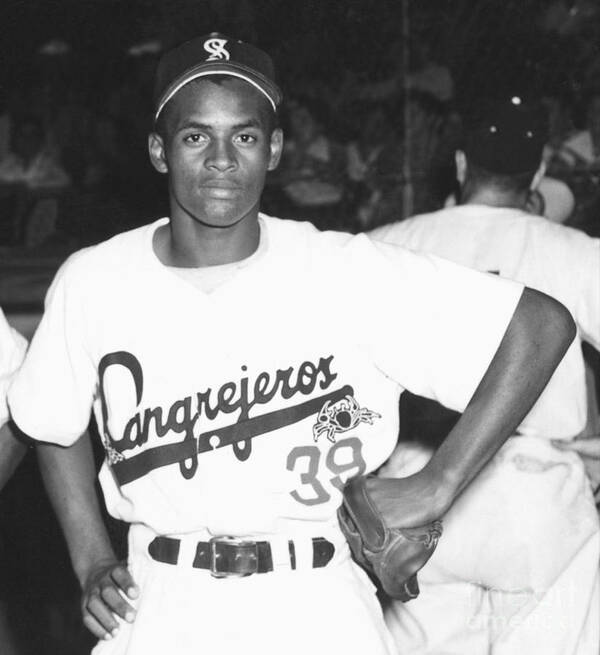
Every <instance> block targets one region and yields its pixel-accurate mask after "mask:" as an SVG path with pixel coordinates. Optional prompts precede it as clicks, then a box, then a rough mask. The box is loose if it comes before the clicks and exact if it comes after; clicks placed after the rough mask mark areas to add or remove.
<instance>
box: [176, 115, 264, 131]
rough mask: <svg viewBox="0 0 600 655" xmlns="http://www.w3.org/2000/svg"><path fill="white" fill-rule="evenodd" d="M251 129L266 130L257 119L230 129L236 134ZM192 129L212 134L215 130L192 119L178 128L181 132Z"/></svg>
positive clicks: (251, 119)
mask: <svg viewBox="0 0 600 655" xmlns="http://www.w3.org/2000/svg"><path fill="white" fill-rule="evenodd" d="M250 127H254V128H257V129H263V128H264V126H263V124H262V122H261V121H258V120H256V119H255V118H250V119H248V120H247V121H244V122H243V123H236V124H235V125H232V126H231V127H230V128H229V129H231V130H232V131H234V132H235V131H237V130H245V129H248V128H250ZM190 128H193V129H197V130H205V131H207V132H210V131H212V130H213V129H214V125H208V124H207V123H201V122H199V121H195V120H193V119H190V120H186V121H185V122H184V123H182V124H181V125H179V126H178V127H177V131H178V132H180V131H181V130H187V129H190Z"/></svg>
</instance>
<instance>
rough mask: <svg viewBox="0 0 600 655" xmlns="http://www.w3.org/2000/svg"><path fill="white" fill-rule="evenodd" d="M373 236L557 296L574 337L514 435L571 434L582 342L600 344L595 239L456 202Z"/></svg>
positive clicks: (581, 398) (582, 416)
mask: <svg viewBox="0 0 600 655" xmlns="http://www.w3.org/2000/svg"><path fill="white" fill-rule="evenodd" d="M370 236H371V237H372V238H374V239H379V240H383V241H386V242H389V243H395V244H398V245H403V246H405V247H407V248H412V249H414V250H419V251H423V252H428V253H433V254H436V255H439V256H440V257H446V258H447V259H449V260H451V261H454V262H457V263H459V264H462V265H463V266H471V267H473V268H476V269H478V270H480V271H491V272H496V273H499V274H500V275H501V276H502V277H505V278H509V279H511V280H518V281H519V282H522V283H523V284H526V285H527V286H529V287H532V288H534V289H538V290H540V291H543V292H544V293H547V294H548V295H551V296H553V297H554V298H557V299H558V300H560V302H562V303H563V304H564V305H565V306H566V307H567V308H568V309H569V311H570V312H571V313H572V315H573V317H574V319H575V321H576V323H577V326H578V335H577V338H576V339H575V341H574V343H573V344H572V345H571V347H570V348H569V350H568V352H567V354H566V355H565V357H564V359H563V361H562V362H561V364H560V365H559V367H558V368H557V370H556V371H555V373H554V375H553V376H552V379H551V380H550V382H549V384H548V386H547V387H546V389H545V391H544V392H543V394H542V396H541V397H540V399H539V400H538V402H537V403H536V405H535V407H534V408H533V410H532V411H531V412H530V413H529V415H528V416H527V417H526V419H525V420H524V421H523V423H522V425H521V426H520V427H519V433H521V434H527V435H532V436H538V437H544V438H549V439H569V438H572V437H574V436H576V435H577V434H578V433H580V432H581V431H582V430H583V428H584V427H585V423H586V417H587V404H586V391H585V389H586V387H585V367H584V362H583V355H582V353H581V341H582V340H585V341H588V342H589V343H590V344H591V345H593V346H594V348H596V349H600V239H593V238H591V237H589V236H587V235H586V234H584V233H583V232H581V231H579V230H576V229H573V228H568V227H565V226H562V225H555V224H552V223H550V222H549V221H547V220H545V219H544V218H541V217H539V216H532V215H530V214H526V213H525V212H521V211H518V210H515V209H503V208H497V207H488V206H485V205H458V206H456V207H450V208H447V209H444V210H440V211H438V212H433V213H431V214H424V215H421V216H416V217H414V218H410V219H408V220H405V221H400V222H398V223H393V224H391V225H385V226H383V227H381V228H378V229H376V230H374V231H373V232H371V233H370Z"/></svg>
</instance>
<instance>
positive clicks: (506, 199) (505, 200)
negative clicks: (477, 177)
mask: <svg viewBox="0 0 600 655" xmlns="http://www.w3.org/2000/svg"><path fill="white" fill-rule="evenodd" d="M463 193H464V190H463ZM526 203H527V192H523V193H513V192H510V193H506V192H503V191H499V190H498V189H493V188H482V189H475V190H474V191H472V192H471V193H466V194H464V195H463V197H462V198H461V201H460V204H461V205H489V206H490V207H507V208H510V209H525V206H526Z"/></svg>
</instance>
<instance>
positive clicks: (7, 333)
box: [0, 309, 27, 427]
mask: <svg viewBox="0 0 600 655" xmlns="http://www.w3.org/2000/svg"><path fill="white" fill-rule="evenodd" d="M26 349H27V341H26V340H25V339H24V337H22V336H21V335H20V334H19V333H18V332H17V331H16V330H15V329H14V328H12V327H11V326H10V325H9V324H8V321H7V320H6V318H5V316H4V314H3V312H2V310H1V309H0V427H1V426H2V425H4V424H5V423H6V421H7V420H8V404H7V402H6V395H7V392H8V387H9V385H10V382H11V380H12V378H13V376H14V375H15V373H16V371H17V370H18V368H19V366H21V363H22V361H23V358H24V357H25V350H26Z"/></svg>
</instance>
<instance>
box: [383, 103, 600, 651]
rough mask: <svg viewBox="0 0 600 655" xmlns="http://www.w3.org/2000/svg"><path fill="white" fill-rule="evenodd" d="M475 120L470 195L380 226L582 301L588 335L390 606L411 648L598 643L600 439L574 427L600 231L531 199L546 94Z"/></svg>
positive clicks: (463, 177)
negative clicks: (586, 438)
mask: <svg viewBox="0 0 600 655" xmlns="http://www.w3.org/2000/svg"><path fill="white" fill-rule="evenodd" d="M516 100H518V102H516ZM466 124H467V127H466V138H465V144H464V149H463V150H459V151H457V153H456V174H457V179H458V182H459V184H460V188H461V202H460V204H459V205H457V206H455V207H450V208H446V209H443V210H440V211H437V212H433V213H431V214H423V215H421V216H416V217H413V218H411V219H408V220H405V221H401V222H398V223H395V224H392V225H388V226H385V227H382V228H380V229H378V230H374V231H373V232H371V233H370V236H371V237H372V238H373V239H380V240H383V241H386V242H389V243H394V244H400V245H403V246H406V247H408V248H412V249H415V250H418V251H421V252H427V253H432V254H436V255H439V256H442V257H445V258H447V259H450V260H452V261H455V262H457V263H460V264H463V265H467V266H471V267H473V268H476V269H479V270H481V271H487V272H489V273H494V274H498V275H500V276H502V277H506V278H510V279H514V280H519V281H520V282H522V283H524V284H527V285H529V286H531V287H533V288H536V289H539V290H541V291H544V292H545V293H547V294H549V295H552V296H553V297H555V298H558V299H559V300H560V301H561V302H562V303H564V304H565V305H566V306H567V307H568V308H569V309H570V310H571V312H572V314H573V316H574V317H575V320H576V322H577V326H578V330H577V338H576V339H575V341H574V343H573V344H572V345H571V347H570V348H569V350H568V352H567V354H566V355H565V357H564V359H563V361H562V362H561V364H560V365H559V367H558V369H557V370H556V372H555V374H554V375H553V377H552V378H551V380H550V382H549V383H548V386H547V387H546V389H545V390H544V392H543V393H542V395H541V396H540V398H539V400H538V401H537V402H536V404H535V406H534V407H533V409H532V410H531V411H530V412H529V414H528V415H527V417H526V418H525V419H524V421H523V422H521V424H520V425H519V426H518V427H516V429H515V430H514V433H513V434H514V436H513V437H511V438H510V439H509V440H508V441H507V442H506V444H505V445H504V446H503V447H502V449H501V450H500V451H499V453H498V454H497V455H496V457H495V458H494V459H493V460H492V462H490V464H489V465H488V466H487V467H486V469H485V470H484V471H483V472H482V474H481V476H480V477H479V478H478V479H477V480H476V482H475V483H474V484H473V485H472V487H470V488H469V489H468V490H467V491H466V492H465V493H464V494H463V496H462V497H461V498H460V499H459V500H458V501H457V503H456V504H455V505H454V507H453V508H452V509H451V510H450V512H449V513H448V514H447V516H446V517H445V532H444V538H443V539H442V540H441V542H440V546H439V548H438V549H437V551H436V552H435V553H434V555H433V557H432V559H431V560H430V564H429V565H428V566H427V567H426V568H425V569H424V571H423V574H422V575H421V576H420V581H421V595H420V596H419V598H417V599H416V600H415V601H414V602H411V603H408V604H406V605H402V604H401V603H395V602H394V603H392V604H391V605H390V607H389V609H388V611H387V615H386V618H387V622H388V625H389V627H390V628H391V630H392V632H393V634H394V637H395V639H396V643H397V647H398V652H400V653H407V652H410V653H439V652H441V651H443V652H444V653H448V654H450V653H457V654H459V653H460V655H467V654H469V653H482V652H484V651H485V652H487V649H488V648H489V647H490V645H491V648H492V649H493V652H494V653H497V654H498V655H501V654H502V655H504V654H508V653H510V654H511V655H512V654H514V655H520V654H521V653H544V654H549V653H557V654H560V655H565V654H567V653H573V654H575V653H577V654H580V655H583V654H587V653H589V654H591V653H597V652H598V644H599V643H600V632H599V622H600V611H599V593H600V592H599V586H598V584H599V583H598V560H599V556H600V532H599V527H598V515H597V512H596V509H595V507H594V502H593V498H592V489H591V486H590V482H589V480H588V478H587V477H586V475H585V467H584V463H583V462H582V460H581V459H580V458H579V457H578V456H577V454H575V453H574V452H572V451H573V450H576V449H578V448H579V449H580V450H581V451H582V453H586V454H587V455H590V457H589V459H588V462H589V466H590V467H591V468H592V469H595V470H596V471H597V470H598V467H599V465H600V461H599V460H598V454H597V450H598V449H597V447H596V446H595V442H582V444H581V446H580V445H579V442H575V443H574V442H573V440H574V439H575V438H576V437H577V436H578V435H579V434H580V433H581V432H582V431H583V430H584V428H585V426H586V419H587V406H586V380H585V367H584V359H583V354H582V350H581V344H582V341H587V342H588V343H590V344H591V345H592V346H593V347H594V348H596V349H599V348H600V240H598V239H594V238H591V237H588V236H587V235H585V234H584V233H582V232H580V231H578V230H575V229H573V228H568V227H564V226H561V225H557V224H554V223H551V222H550V221H548V220H546V219H545V218H542V217H539V216H534V215H531V214H529V213H527V212H526V211H525V207H526V203H527V198H528V193H529V191H530V189H532V188H535V187H536V185H537V183H538V181H539V179H540V178H541V176H542V174H543V166H542V165H541V157H542V148H543V145H544V142H545V139H546V137H545V126H544V121H543V116H542V114H541V112H540V110H539V108H538V107H537V106H536V105H535V103H533V104H529V103H526V102H522V101H521V98H516V97H513V98H512V99H505V100H504V101H503V102H502V101H500V102H496V103H489V104H482V106H480V107H479V108H478V109H476V110H474V111H473V114H472V115H471V116H469V117H467V120H466ZM569 444H571V445H569ZM588 451H589V452H588ZM428 452H429V451H428V450H426V449H424V448H419V447H418V446H417V445H412V444H401V445H400V446H399V447H398V449H397V451H396V452H395V453H394V455H393V456H392V457H391V458H390V461H389V462H388V463H387V464H386V466H385V467H384V469H383V470H382V472H381V475H382V476H390V475H407V474H411V473H414V471H415V470H418V468H419V466H422V465H423V463H424V462H426V461H427V457H428ZM594 457H595V459H594ZM594 477H595V478H596V479H597V478H598V472H596V473H595V475H594ZM567 617H568V620H567Z"/></svg>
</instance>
